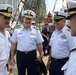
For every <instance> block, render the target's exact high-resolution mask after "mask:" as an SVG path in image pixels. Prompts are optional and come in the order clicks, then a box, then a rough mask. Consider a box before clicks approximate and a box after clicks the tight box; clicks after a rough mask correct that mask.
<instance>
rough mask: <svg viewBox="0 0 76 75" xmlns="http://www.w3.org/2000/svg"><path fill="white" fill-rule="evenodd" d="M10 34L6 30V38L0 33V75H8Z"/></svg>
mask: <svg viewBox="0 0 76 75" xmlns="http://www.w3.org/2000/svg"><path fill="white" fill-rule="evenodd" d="M10 46H11V42H10V34H9V32H8V31H7V30H5V36H4V35H3V34H2V33H1V32H0V75H6V74H7V70H6V64H7V62H8V59H9V54H10Z"/></svg>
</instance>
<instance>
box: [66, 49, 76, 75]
mask: <svg viewBox="0 0 76 75" xmlns="http://www.w3.org/2000/svg"><path fill="white" fill-rule="evenodd" d="M65 75H76V50H75V51H73V52H71V54H70V59H69V61H68V66H67V70H66V74H65Z"/></svg>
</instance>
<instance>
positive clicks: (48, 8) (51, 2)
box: [45, 0, 66, 13]
mask: <svg viewBox="0 0 76 75" xmlns="http://www.w3.org/2000/svg"><path fill="white" fill-rule="evenodd" d="M55 1H57V2H56V6H55V9H54V11H59V10H60V9H61V8H62V0H45V2H46V11H47V12H49V11H50V12H51V13H52V11H53V8H54V4H55ZM65 2H66V0H65V1H64V6H66V4H65Z"/></svg>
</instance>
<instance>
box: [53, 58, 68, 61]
mask: <svg viewBox="0 0 76 75" xmlns="http://www.w3.org/2000/svg"><path fill="white" fill-rule="evenodd" d="M52 59H53V60H54V61H64V60H68V59H69V57H67V58H62V59H56V58H53V57H52Z"/></svg>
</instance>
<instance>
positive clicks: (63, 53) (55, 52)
mask: <svg viewBox="0 0 76 75" xmlns="http://www.w3.org/2000/svg"><path fill="white" fill-rule="evenodd" d="M49 45H50V46H51V50H52V51H51V56H52V57H53V58H56V59H63V58H67V57H69V55H70V50H71V49H72V48H73V44H72V36H71V33H70V31H69V28H68V27H66V26H64V27H63V29H62V30H61V31H60V32H58V31H57V30H55V31H54V32H53V34H52V36H51V39H50V43H49Z"/></svg>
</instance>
